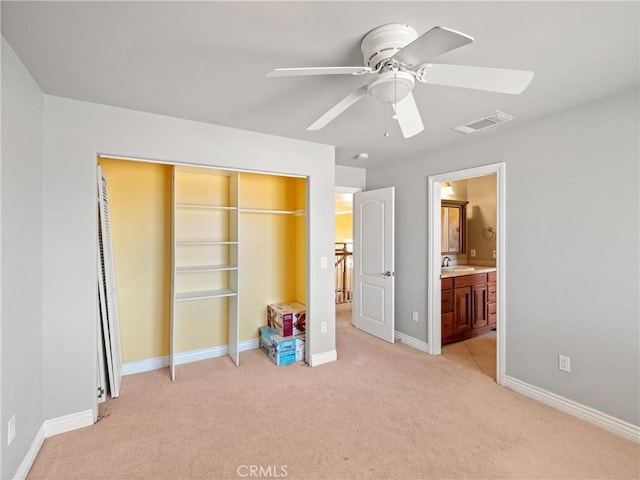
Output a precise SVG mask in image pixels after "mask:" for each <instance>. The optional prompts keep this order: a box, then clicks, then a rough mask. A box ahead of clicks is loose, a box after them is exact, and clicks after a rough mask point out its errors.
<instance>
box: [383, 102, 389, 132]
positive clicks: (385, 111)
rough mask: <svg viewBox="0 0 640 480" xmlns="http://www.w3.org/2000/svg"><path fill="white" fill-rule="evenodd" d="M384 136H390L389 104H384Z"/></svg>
mask: <svg viewBox="0 0 640 480" xmlns="http://www.w3.org/2000/svg"><path fill="white" fill-rule="evenodd" d="M384 136H385V137H388V136H389V132H387V104H386V103H385V104H384Z"/></svg>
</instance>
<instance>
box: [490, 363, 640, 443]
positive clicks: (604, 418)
mask: <svg viewBox="0 0 640 480" xmlns="http://www.w3.org/2000/svg"><path fill="white" fill-rule="evenodd" d="M502 385H503V386H505V387H507V388H509V389H511V390H513V391H516V392H518V393H521V394H522V395H524V396H526V397H529V398H533V399H534V400H537V401H539V402H541V403H544V404H545V405H549V406H551V407H554V408H557V409H558V410H561V411H563V412H565V413H568V414H569V415H572V416H574V417H578V418H580V419H582V420H585V421H587V422H589V423H591V424H593V425H596V426H598V427H600V428H603V429H604V430H607V431H608V432H611V433H614V434H616V435H619V436H621V437H624V438H626V439H628V440H631V441H632V442H636V443H640V427H639V426H637V425H633V424H631V423H629V422H625V421H624V420H620V419H619V418H615V417H612V416H611V415H608V414H606V413H603V412H601V411H599V410H596V409H594V408H591V407H587V406H586V405H582V404H580V403H578V402H574V401H573V400H569V399H567V398H564V397H561V396H560V395H557V394H555V393H552V392H548V391H547V390H544V389H542V388H538V387H536V386H533V385H530V384H528V383H526V382H523V381H521V380H518V379H517V378H513V377H509V376H508V375H505V377H504V381H503V383H502Z"/></svg>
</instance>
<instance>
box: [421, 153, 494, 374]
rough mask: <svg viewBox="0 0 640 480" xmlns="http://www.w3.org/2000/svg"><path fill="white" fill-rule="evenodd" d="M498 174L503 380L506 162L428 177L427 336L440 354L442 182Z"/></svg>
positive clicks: (432, 349) (434, 351)
mask: <svg viewBox="0 0 640 480" xmlns="http://www.w3.org/2000/svg"><path fill="white" fill-rule="evenodd" d="M494 174H495V175H496V182H497V185H496V194H497V199H496V204H497V209H498V212H497V225H496V231H497V232H496V233H497V235H496V250H497V259H496V271H497V285H496V290H497V297H498V298H497V306H496V308H497V328H496V330H497V355H496V381H497V382H498V383H499V384H501V385H502V384H503V383H504V377H505V327H506V316H505V310H506V307H505V287H506V281H505V279H506V276H505V273H506V272H505V270H506V269H505V258H506V242H505V239H506V235H505V230H506V229H505V222H506V214H505V207H506V202H505V190H506V188H505V186H506V183H505V163H504V162H502V163H494V164H490V165H483V166H480V167H474V168H468V169H465V170H457V171H454V172H447V173H441V174H438V175H431V176H429V177H428V180H427V181H428V185H427V195H428V197H427V205H428V207H427V225H428V228H429V235H427V338H428V352H427V353H429V354H430V355H440V353H441V339H442V337H441V324H440V315H441V313H440V251H441V250H440V205H441V204H440V193H441V192H440V183H442V182H451V181H456V180H466V179H469V178H475V177H482V176H486V175H494Z"/></svg>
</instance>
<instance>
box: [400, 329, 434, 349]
mask: <svg viewBox="0 0 640 480" xmlns="http://www.w3.org/2000/svg"><path fill="white" fill-rule="evenodd" d="M394 337H395V339H396V341H399V342H401V343H404V344H405V345H407V346H408V347H411V348H415V349H417V350H420V351H421V352H424V353H429V344H428V343H427V342H423V341H422V340H418V339H417V338H413V337H410V336H409V335H405V334H404V333H402V332H398V331H397V330H396V331H395V332H394Z"/></svg>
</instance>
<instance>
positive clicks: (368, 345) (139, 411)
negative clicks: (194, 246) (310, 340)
mask: <svg viewBox="0 0 640 480" xmlns="http://www.w3.org/2000/svg"><path fill="white" fill-rule="evenodd" d="M338 309H339V315H338V335H337V346H338V357H339V358H338V361H337V362H333V363H331V364H327V365H323V366H320V367H317V368H309V367H304V366H301V365H300V364H297V365H289V366H284V367H276V366H275V365H273V364H272V363H271V361H270V360H269V359H268V358H267V357H266V356H265V355H264V354H263V353H262V352H261V351H259V350H254V351H250V352H244V353H242V355H241V366H240V367H235V366H233V365H232V363H231V362H230V361H229V360H228V359H227V358H218V359H212V360H208V361H202V362H198V363H192V364H189V365H183V366H180V367H179V368H178V371H177V375H178V377H177V381H176V382H174V383H172V382H171V380H170V379H169V372H168V370H167V369H163V370H157V371H154V372H149V373H144V374H139V375H133V376H128V377H125V379H124V383H123V389H122V396H121V397H120V398H118V399H115V400H110V401H108V402H107V403H106V404H105V405H104V406H103V407H102V408H101V414H102V417H101V419H100V421H99V422H98V423H97V424H96V425H94V426H92V427H87V428H84V429H81V430H77V431H74V432H69V433H66V434H62V435H58V436H55V437H51V438H49V439H47V440H46V441H45V443H44V445H43V447H42V450H41V452H40V454H39V455H38V457H37V459H36V461H35V464H34V466H33V468H32V470H31V473H30V475H29V478H30V479H33V480H35V479H74V478H78V479H103V478H104V479H191V478H194V479H195V478H198V479H238V478H257V477H256V476H251V473H252V472H254V473H256V474H259V473H262V474H263V475H262V476H261V478H266V477H269V476H270V477H271V478H285V477H286V478H291V479H320V478H326V479H366V478H375V479H383V478H385V479H445V478H446V479H461V478H473V479H480V478H489V479H497V478H508V479H515V478H526V479H542V478H544V479H550V478H554V479H555V478H557V479H560V478H562V479H605V478H626V479H638V478H639V477H640V465H639V460H640V457H639V453H640V447H639V446H638V445H637V444H634V443H632V442H630V441H628V440H624V439H623V438H620V437H617V436H615V435H613V434H610V433H608V432H606V431H604V430H601V429H599V428H597V427H595V426H592V425H590V424H588V423H586V422H583V421H581V420H578V419H576V418H573V417H571V416H568V415H566V414H564V413H561V412H559V411H557V410H554V409H552V408H550V407H547V406H545V405H542V404H539V403H537V402H535V401H533V400H530V399H528V398H525V397H522V396H521V395H519V394H517V393H514V392H511V391H509V390H507V389H504V388H502V387H500V386H498V385H497V384H496V383H494V381H493V380H491V378H489V377H487V376H485V375H482V374H480V373H478V372H476V371H474V370H473V369H469V368H467V367H466V366H464V365H459V364H456V363H455V362H452V361H450V360H447V359H445V358H442V357H430V356H428V355H426V354H424V353H421V352H419V351H417V350H415V349H412V348H409V347H407V346H405V345H402V344H395V345H392V344H388V343H385V342H383V341H381V340H378V339H376V338H374V337H371V336H369V335H367V334H365V333H363V332H360V331H359V330H357V329H355V328H353V327H352V326H351V325H350V323H349V315H350V310H349V306H348V305H347V306H340V307H338ZM251 469H253V470H251ZM260 469H261V470H260Z"/></svg>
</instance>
